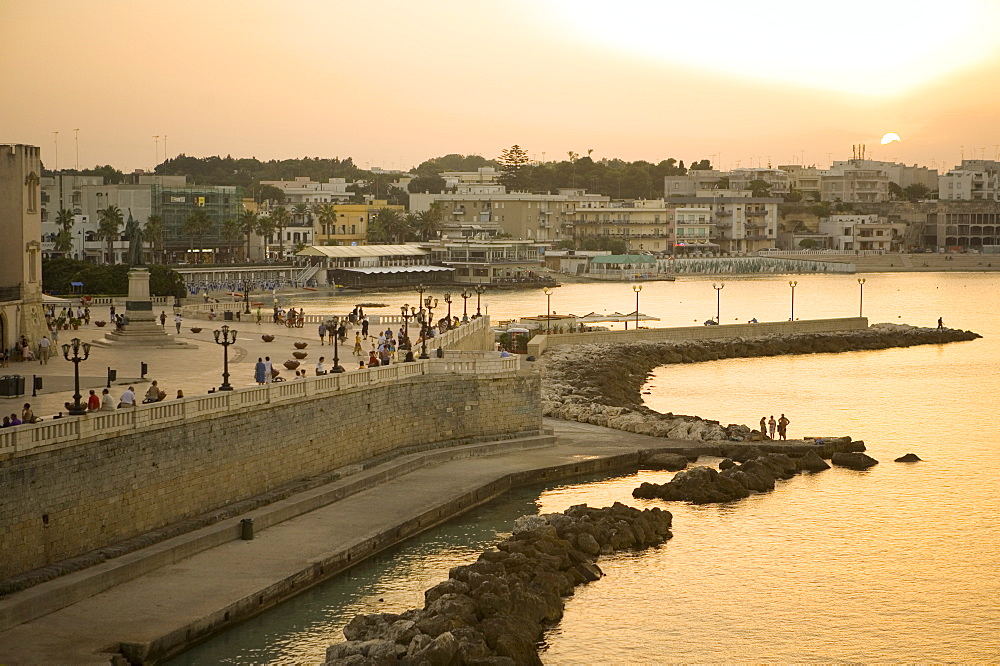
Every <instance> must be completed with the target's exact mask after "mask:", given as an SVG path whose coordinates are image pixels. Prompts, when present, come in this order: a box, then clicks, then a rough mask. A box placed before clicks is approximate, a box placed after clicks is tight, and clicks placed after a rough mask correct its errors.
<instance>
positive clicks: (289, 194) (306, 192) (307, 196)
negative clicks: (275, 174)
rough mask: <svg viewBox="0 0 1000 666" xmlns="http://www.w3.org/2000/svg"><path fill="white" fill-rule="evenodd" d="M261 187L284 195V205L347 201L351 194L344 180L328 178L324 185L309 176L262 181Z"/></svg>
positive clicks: (352, 194)
mask: <svg viewBox="0 0 1000 666" xmlns="http://www.w3.org/2000/svg"><path fill="white" fill-rule="evenodd" d="M260 184H261V185H270V186H271V187H276V188H278V189H279V190H281V191H282V192H284V193H285V205H286V206H294V205H295V204H309V205H310V206H312V205H314V204H328V203H339V202H342V201H348V200H350V198H351V197H352V196H354V193H353V192H350V191H348V189H347V187H348V185H353V183H348V182H347V179H346V178H329V179H327V181H326V182H325V183H322V182H317V181H313V180H310V179H309V176H296V177H295V179H294V180H262V181H260Z"/></svg>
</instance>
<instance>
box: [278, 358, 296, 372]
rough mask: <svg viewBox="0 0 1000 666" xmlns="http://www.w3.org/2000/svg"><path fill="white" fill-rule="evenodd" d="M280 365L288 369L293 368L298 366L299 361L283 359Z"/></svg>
mask: <svg viewBox="0 0 1000 666" xmlns="http://www.w3.org/2000/svg"><path fill="white" fill-rule="evenodd" d="M282 365H284V366H285V367H286V368H288V369H289V370H295V369H296V368H297V367H299V362H298V361H293V360H291V359H289V360H287V361H285V362H284V363H282Z"/></svg>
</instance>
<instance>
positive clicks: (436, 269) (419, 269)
mask: <svg viewBox="0 0 1000 666" xmlns="http://www.w3.org/2000/svg"><path fill="white" fill-rule="evenodd" d="M330 270H333V271H344V272H346V273H361V274H362V275H381V274H386V273H440V272H441V271H453V270H455V269H454V268H448V267H447V266H367V267H363V268H354V267H348V268H332V269H330Z"/></svg>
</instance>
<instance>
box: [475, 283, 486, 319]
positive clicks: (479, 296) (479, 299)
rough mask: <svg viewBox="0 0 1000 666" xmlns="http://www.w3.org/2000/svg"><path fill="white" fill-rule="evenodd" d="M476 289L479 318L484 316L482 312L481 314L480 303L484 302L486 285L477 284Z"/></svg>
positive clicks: (477, 315)
mask: <svg viewBox="0 0 1000 666" xmlns="http://www.w3.org/2000/svg"><path fill="white" fill-rule="evenodd" d="M475 291H476V318H477V319H478V318H479V317H482V316H483V315H482V314H480V311H479V306H480V303H481V302H482V297H483V294H485V293H486V287H484V286H483V285H482V284H477V285H476V290H475Z"/></svg>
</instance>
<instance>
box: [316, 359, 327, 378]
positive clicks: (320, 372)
mask: <svg viewBox="0 0 1000 666" xmlns="http://www.w3.org/2000/svg"><path fill="white" fill-rule="evenodd" d="M325 360H326V357H325V356H320V357H319V360H318V361H317V362H316V376H317V377H319V376H320V375H325V374H326V368H325V367H324V366H323V361H325Z"/></svg>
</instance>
